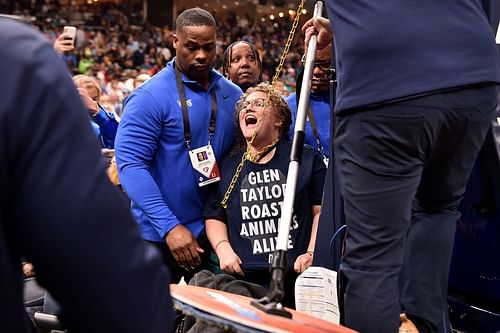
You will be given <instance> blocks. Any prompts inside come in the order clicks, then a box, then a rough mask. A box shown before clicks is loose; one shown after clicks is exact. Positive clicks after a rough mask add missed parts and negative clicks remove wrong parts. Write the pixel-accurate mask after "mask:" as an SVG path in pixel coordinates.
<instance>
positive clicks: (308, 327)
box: [170, 284, 355, 333]
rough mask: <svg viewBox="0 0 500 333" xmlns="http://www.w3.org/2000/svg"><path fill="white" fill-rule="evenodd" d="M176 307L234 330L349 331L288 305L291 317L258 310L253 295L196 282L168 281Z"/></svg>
mask: <svg viewBox="0 0 500 333" xmlns="http://www.w3.org/2000/svg"><path fill="white" fill-rule="evenodd" d="M170 293H171V295H172V298H173V301H174V304H175V307H176V308H177V309H178V310H180V311H182V312H184V313H185V314H187V315H189V316H193V317H195V318H196V319H197V320H201V321H204V322H207V323H210V324H211V325H214V326H217V327H220V328H221V331H223V330H227V331H236V332H249V333H257V332H259V333H260V332H272V333H293V332H296V333H305V332H307V333H326V332H328V333H352V332H355V331H353V330H351V329H349V328H346V327H342V326H339V325H337V324H333V323H330V322H327V321H325V320H322V319H319V318H317V317H313V316H310V315H308V314H305V313H301V312H298V311H295V310H292V309H288V308H287V311H289V312H290V313H291V314H292V318H291V319H288V318H285V317H282V316H276V315H272V314H268V313H265V312H263V311H260V310H259V309H257V308H256V307H254V306H252V305H251V304H250V302H251V301H252V300H253V299H252V298H249V297H245V296H241V295H236V294H231V293H227V292H224V291H220V290H214V289H209V288H203V287H197V286H189V285H184V286H179V285H176V284H171V285H170Z"/></svg>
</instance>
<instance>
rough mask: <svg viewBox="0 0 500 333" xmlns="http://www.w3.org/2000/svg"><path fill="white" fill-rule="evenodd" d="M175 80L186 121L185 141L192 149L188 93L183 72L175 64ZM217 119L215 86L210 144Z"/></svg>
mask: <svg viewBox="0 0 500 333" xmlns="http://www.w3.org/2000/svg"><path fill="white" fill-rule="evenodd" d="M175 81H176V83H177V90H178V91H179V98H180V102H181V108H182V121H183V123H184V141H185V142H186V146H187V147H188V149H189V150H191V129H190V127H189V113H188V108H187V103H186V93H185V92H184V84H183V83H182V77H181V72H180V71H179V69H178V68H177V65H176V66H175ZM216 120H217V99H216V97H215V88H213V89H212V113H211V115H210V125H209V126H208V144H210V140H211V139H212V136H213V135H214V133H215V121H216Z"/></svg>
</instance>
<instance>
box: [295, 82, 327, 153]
mask: <svg viewBox="0 0 500 333" xmlns="http://www.w3.org/2000/svg"><path fill="white" fill-rule="evenodd" d="M286 102H287V103H288V106H289V107H290V110H291V111H292V125H291V126H290V130H289V132H288V137H289V138H290V139H292V138H293V135H294V129H295V123H296V121H297V100H296V94H295V93H293V94H291V95H290V96H288V97H287V98H286ZM309 105H310V107H311V111H312V113H313V116H314V120H315V121H316V126H317V128H318V134H319V142H320V144H321V147H322V148H323V153H324V155H325V157H329V155H330V112H331V110H330V95H329V92H328V91H326V92H323V93H314V92H311V94H310V98H309ZM304 132H305V143H306V144H308V145H309V146H311V147H314V148H316V149H318V144H317V141H316V137H315V136H314V132H313V130H312V125H311V121H310V119H309V117H307V118H306V126H305V129H304Z"/></svg>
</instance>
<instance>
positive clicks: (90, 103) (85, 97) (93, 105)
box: [77, 88, 99, 116]
mask: <svg viewBox="0 0 500 333" xmlns="http://www.w3.org/2000/svg"><path fill="white" fill-rule="evenodd" d="M77 89H78V93H80V97H81V98H82V101H83V103H84V104H85V106H86V107H87V110H88V111H89V114H90V115H91V116H95V115H96V114H98V113H99V105H97V102H96V101H94V100H93V99H92V98H91V97H90V95H89V92H88V91H87V89H85V88H77Z"/></svg>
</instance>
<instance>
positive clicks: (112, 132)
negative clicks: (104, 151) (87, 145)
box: [90, 106, 118, 149]
mask: <svg viewBox="0 0 500 333" xmlns="http://www.w3.org/2000/svg"><path fill="white" fill-rule="evenodd" d="M90 119H91V122H90V125H91V126H92V129H93V130H94V133H95V135H96V137H97V140H98V141H99V144H100V145H101V147H102V148H110V149H112V148H114V147H115V137H116V131H117V130H118V122H117V121H116V119H115V116H114V115H113V114H112V113H110V112H107V111H106V110H104V109H103V108H102V107H101V106H99V112H98V113H97V114H96V115H95V116H94V117H90Z"/></svg>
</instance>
